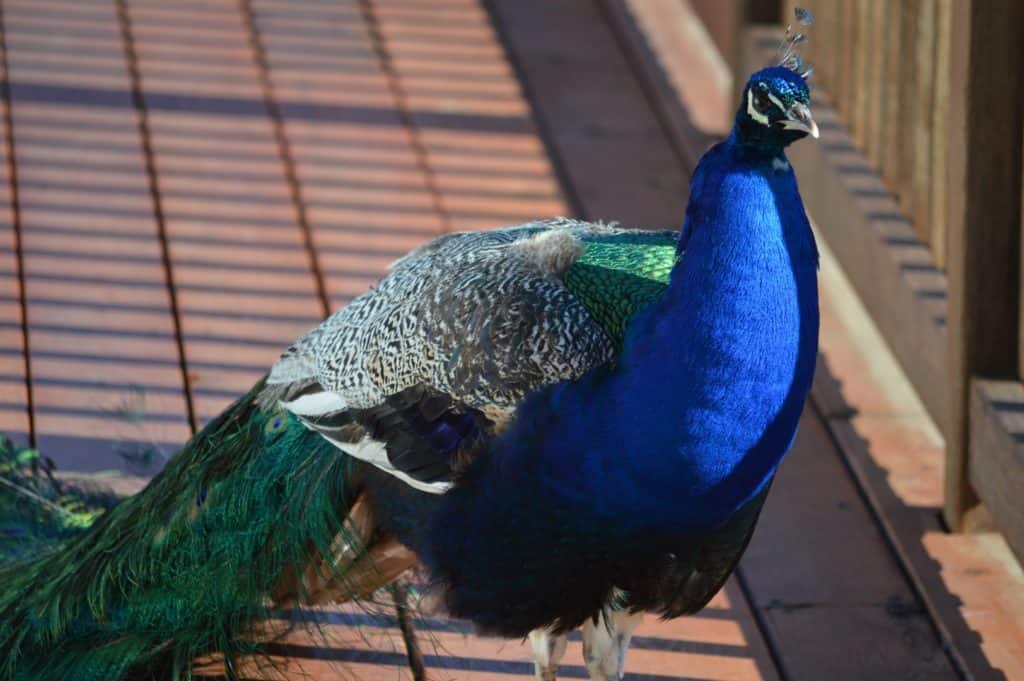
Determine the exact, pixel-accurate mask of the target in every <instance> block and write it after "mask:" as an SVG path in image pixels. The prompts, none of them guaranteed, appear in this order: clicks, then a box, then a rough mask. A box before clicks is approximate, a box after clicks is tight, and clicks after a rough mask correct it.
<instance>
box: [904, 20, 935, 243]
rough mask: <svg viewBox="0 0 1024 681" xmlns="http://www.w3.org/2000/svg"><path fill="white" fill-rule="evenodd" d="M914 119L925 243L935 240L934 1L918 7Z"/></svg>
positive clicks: (917, 205)
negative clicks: (933, 215)
mask: <svg viewBox="0 0 1024 681" xmlns="http://www.w3.org/2000/svg"><path fill="white" fill-rule="evenodd" d="M914 48H915V54H914V63H915V67H914V80H913V91H914V101H915V102H916V103H917V104H916V107H915V109H914V112H915V115H914V122H913V127H912V128H911V130H910V135H911V136H912V138H913V145H914V163H913V165H912V166H910V182H911V187H910V189H911V192H912V196H911V206H912V210H911V212H910V215H911V218H912V220H913V223H914V231H915V232H917V234H918V236H919V237H920V238H921V240H922V241H924V242H925V243H928V244H930V243H931V241H932V231H931V206H932V201H931V188H932V185H931V173H932V120H933V119H932V109H933V107H934V106H935V75H936V74H935V2H922V3H921V4H920V5H919V6H918V14H917V30H916V34H915V38H914Z"/></svg>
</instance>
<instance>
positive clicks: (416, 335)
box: [262, 219, 621, 493]
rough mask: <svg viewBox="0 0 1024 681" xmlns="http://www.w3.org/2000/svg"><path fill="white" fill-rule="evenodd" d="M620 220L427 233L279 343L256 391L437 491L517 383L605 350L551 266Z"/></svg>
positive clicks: (506, 411)
mask: <svg viewBox="0 0 1024 681" xmlns="http://www.w3.org/2000/svg"><path fill="white" fill-rule="evenodd" d="M620 231H621V230H616V229H613V228H610V227H606V226H602V225H594V224H589V223H584V222H577V221H574V220H568V219H560V220H556V221H550V222H541V223H532V224H528V225H523V226H521V227H516V228H509V229H502V230H495V231H489V232H473V233H460V234H449V235H445V236H443V237H441V238H439V239H436V240H434V241H432V242H431V243H429V244H427V245H425V246H424V247H422V248H420V249H418V250H416V251H413V252H412V253H410V254H409V255H407V256H405V257H404V258H402V259H401V260H399V261H398V262H396V263H395V264H394V265H393V271H392V272H391V273H390V274H389V275H388V276H387V277H386V278H384V279H383V280H382V281H381V282H380V283H379V285H378V286H377V287H376V288H374V289H372V290H370V291H369V292H368V293H366V294H364V295H362V296H360V297H358V298H356V299H355V300H353V301H352V302H351V303H350V304H349V305H348V306H346V307H345V308H343V309H341V310H339V311H338V312H337V313H335V314H334V315H332V316H331V317H329V318H328V319H326V320H325V321H324V322H323V323H322V324H320V325H319V326H318V327H316V328H315V329H313V330H312V331H310V332H309V333H308V334H306V335H305V336H303V337H302V338H301V339H299V340H298V341H297V342H296V343H295V344H294V345H293V346H292V347H290V348H289V349H288V350H287V351H286V352H285V353H284V354H283V355H282V356H281V358H280V359H279V360H278V362H277V364H275V366H274V368H273V369H272V371H271V373H270V376H269V378H268V380H267V391H266V393H265V394H264V396H263V398H262V399H263V401H264V403H265V404H266V403H271V402H274V403H277V402H279V403H280V404H282V405H283V406H284V408H285V409H287V410H289V411H290V412H292V413H293V414H295V415H296V416H297V417H298V418H300V419H301V420H302V421H303V423H305V424H306V425H307V426H308V427H309V428H312V429H314V430H317V431H318V432H320V433H321V434H322V435H323V436H324V437H326V438H328V439H329V440H330V441H331V442H333V443H334V444H335V445H336V446H337V447H338V448H339V449H341V450H342V451H344V452H346V453H348V454H349V455H351V456H353V457H356V458H358V459H362V460H364V461H367V462H369V463H372V464H373V465H375V466H378V467H379V468H381V469H383V470H385V471H387V472H389V473H392V474H393V475H395V476H397V477H399V478H400V479H402V480H404V481H405V482H407V483H408V484H410V485H412V486H413V487H415V488H416V489H420V490H423V491H427V492H434V493H441V492H444V491H446V490H447V489H448V488H449V487H450V486H451V484H452V475H453V470H455V468H456V467H457V463H458V461H459V460H460V457H462V456H463V455H465V453H466V452H471V451H473V450H474V448H475V447H476V446H477V445H478V444H479V443H480V442H482V441H486V440H487V439H489V438H490V437H493V436H494V434H495V433H496V432H499V431H500V430H501V428H502V427H503V425H504V424H505V423H506V422H507V420H508V419H509V418H510V417H511V415H512V414H513V412H514V410H515V407H516V405H517V404H518V403H519V402H520V401H521V400H522V399H523V397H524V396H525V395H526V394H528V393H529V392H532V391H534V390H537V389H539V388H541V387H543V386H544V385H548V384H552V383H556V382H558V381H561V380H566V379H575V378H579V377H580V376H582V375H583V374H584V373H586V372H587V371H589V370H590V369H591V368H593V367H595V366H598V365H600V364H603V363H605V362H608V361H610V360H611V359H612V358H613V356H614V346H613V344H612V342H611V340H610V339H609V338H608V336H607V334H606V333H605V332H604V330H603V329H602V328H601V326H600V325H599V324H598V323H597V322H595V321H594V319H593V318H592V317H591V316H590V314H589V313H588V312H587V310H586V309H585V308H584V306H583V305H582V304H581V303H580V302H579V301H578V300H577V299H576V298H575V297H574V296H573V295H572V294H571V293H570V291H569V290H568V289H567V288H566V286H565V285H564V283H563V282H562V279H561V277H562V275H563V274H564V273H565V271H566V270H567V269H568V268H569V267H571V266H572V264H573V263H574V262H575V261H576V259H577V258H578V257H579V255H580V253H581V252H582V245H581V243H580V241H579V239H580V238H581V237H583V236H585V235H592V234H595V233H608V234H611V233H617V232H620Z"/></svg>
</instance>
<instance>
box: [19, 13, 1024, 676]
mask: <svg viewBox="0 0 1024 681" xmlns="http://www.w3.org/2000/svg"><path fill="white" fill-rule="evenodd" d="M627 4H629V3H627ZM633 4H636V3H635V2H634V3H633ZM624 6H625V5H623V3H622V2H620V1H619V0H336V1H334V2H326V1H323V0H290V1H289V2H288V3H282V2H273V1H272V0H239V2H231V1H229V0H223V1H221V2H214V1H210V2H201V1H198V0H175V2H161V1H158V0H148V1H136V0H118V1H111V0H2V2H0V8H2V13H0V47H2V49H3V62H2V65H3V69H4V76H5V81H4V83H5V87H4V89H3V93H2V94H3V102H2V104H3V112H4V116H3V119H2V121H0V123H2V134H0V145H2V146H3V148H2V150H0V151H2V153H3V155H4V158H5V159H6V162H5V163H0V173H2V174H3V177H0V192H3V194H2V197H0V430H3V431H5V432H7V433H9V434H11V435H13V436H14V437H15V439H20V440H23V441H28V440H31V441H32V442H35V443H37V444H38V446H39V447H40V448H41V449H42V450H43V452H44V453H45V454H46V455H48V456H50V457H52V458H53V459H54V460H55V461H56V462H57V464H58V466H59V467H60V469H62V470H65V471H70V472H76V473H100V472H109V471H117V477H116V478H115V477H111V478H110V479H111V481H112V482H118V483H123V484H124V485H125V486H126V487H130V486H131V485H132V484H136V485H137V484H138V483H139V482H141V481H143V480H145V479H146V478H148V477H149V476H150V475H152V474H153V473H154V472H155V471H157V470H159V468H160V467H161V465H162V464H163V462H164V461H165V460H166V458H167V457H169V456H170V455H172V454H173V452H174V451H175V449H176V447H178V446H179V445H180V444H181V443H182V442H183V441H184V440H185V439H186V438H187V437H188V436H189V434H190V433H191V432H192V431H193V429H194V428H196V427H197V426H199V425H201V424H202V423H204V422H205V421H206V420H208V419H209V418H211V417H212V416H213V415H215V414H216V413H217V412H218V411H220V410H221V409H222V408H223V407H224V406H225V405H226V404H228V402H229V401H230V400H231V399H232V398H233V397H235V396H237V395H238V394H239V393H241V392H242V391H244V390H246V389H247V388H248V387H249V386H250V385H251V384H252V382H253V381H255V380H256V379H257V378H258V377H259V376H260V375H261V374H262V373H263V372H264V371H265V370H266V368H267V367H268V366H269V365H270V364H271V363H272V362H273V361H274V359H275V358H276V356H277V354H278V353H279V352H280V350H281V349H282V348H284V347H285V346H287V345H288V344H289V343H290V342H291V341H292V340H293V339H294V338H295V337H297V336H298V335H300V334H301V333H303V332H304V331H306V330H307V329H308V328H309V327H311V326H312V325H314V324H315V323H316V322H317V321H318V320H319V319H320V318H321V317H322V316H323V315H324V314H325V313H326V312H327V311H328V310H330V309H334V308H336V307H338V306H340V305H343V304H344V303H345V302H346V301H347V300H349V299H351V298H352V297H353V296H355V295H357V294H359V293H360V292H362V291H363V290H365V289H366V288H367V287H368V286H369V285H370V284H372V283H373V282H374V281H375V280H376V279H377V278H378V277H379V276H380V275H381V274H382V273H383V272H384V270H385V267H386V265H387V264H388V263H389V262H391V261H392V260H394V259H395V258H396V257H398V256H399V255H401V254H402V253H404V252H405V251H407V250H409V249H410V248H413V247H415V246H417V245H419V244H422V243H423V242H425V241H427V240H429V239H431V238H432V237H434V236H437V235H438V234H441V233H444V232H447V231H452V230H464V229H477V228H484V227H493V226H499V225H505V224H514V223H517V222H521V221H525V220H528V219H532V218H537V217H545V216H554V215H560V214H577V215H581V216H584V217H587V218H592V219H604V220H619V221H621V222H623V223H624V224H627V225H630V226H648V227H672V226H678V225H679V223H680V222H681V219H682V215H683V209H684V206H685V201H686V196H687V183H688V180H689V173H690V171H691V170H692V168H693V164H694V162H695V161H696V157H697V155H698V154H699V153H700V151H701V150H702V149H703V147H704V145H705V144H706V141H707V139H708V138H707V137H706V136H705V135H704V134H702V132H701V131H700V129H698V128H697V127H696V126H695V125H693V124H692V121H698V122H699V121H701V120H704V119H706V118H707V115H708V113H707V111H704V110H701V111H693V110H691V111H686V110H685V109H678V108H674V107H678V106H679V103H678V102H670V101H668V100H667V99H666V97H669V96H670V94H671V93H668V94H667V91H666V90H665V89H664V87H663V86H659V84H658V83H656V82H655V80H653V79H652V78H653V77H652V75H651V74H652V73H654V72H653V71H652V70H651V68H650V63H649V62H648V61H646V60H648V59H649V57H650V55H649V54H645V53H644V49H643V46H642V45H640V46H638V43H637V37H638V35H640V33H639V32H638V31H639V29H638V28H637V26H635V25H632V24H631V23H629V21H628V20H627V18H626V17H627V13H626V12H625V10H624V9H623V7H624ZM670 67H671V65H669V68H667V70H669V71H672V69H671V68H670ZM670 75H671V76H672V78H673V82H675V83H676V85H677V87H678V83H679V82H680V78H682V79H683V80H685V74H683V75H682V76H680V74H679V73H677V72H673V73H671V74H670ZM691 86H692V87H694V88H697V90H696V93H694V92H692V91H691V92H690V93H689V94H690V95H691V97H693V96H695V99H688V100H687V101H690V102H696V104H695V105H694V106H695V107H697V108H699V107H700V106H701V104H700V102H701V101H702V98H703V101H705V103H706V104H707V105H708V106H709V107H712V108H714V107H718V108H719V109H721V107H722V103H721V96H722V95H721V92H719V91H714V90H713V89H709V88H708V85H707V81H706V80H701V81H693V80H691ZM684 99H685V98H684ZM819 219H820V217H819ZM832 266H834V261H832V260H831V259H829V257H828V254H827V252H826V254H825V259H824V260H823V324H824V328H823V339H822V348H823V351H824V357H823V367H822V371H821V372H820V373H819V377H818V382H817V384H816V386H815V394H814V400H813V404H811V405H809V407H808V409H807V413H806V415H805V417H804V423H803V427H802V431H801V435H800V438H799V440H798V443H797V446H796V448H795V450H794V452H793V453H792V454H791V455H790V457H789V458H788V460H787V462H786V463H785V465H784V466H783V468H782V471H781V474H780V475H779V479H778V481H777V483H776V485H775V488H774V490H773V493H772V496H771V498H770V500H769V503H768V506H767V508H766V511H765V514H764V518H763V520H762V522H761V526H760V528H759V530H758V533H757V535H756V537H755V539H754V541H753V543H752V545H751V547H750V550H749V551H748V554H747V556H746V557H745V558H744V560H743V563H742V566H741V569H740V571H739V572H738V576H737V577H736V578H734V579H733V580H731V581H730V583H729V584H728V586H727V587H726V589H725V590H724V591H723V593H722V594H720V595H719V597H717V598H716V600H715V601H714V602H713V603H712V605H711V607H709V608H708V609H707V610H705V611H704V612H703V613H701V614H700V615H699V616H696V617H692V618H687V619H682V620H677V621H673V622H668V623H663V622H657V621H655V620H650V621H648V622H646V623H645V624H644V625H643V627H642V628H641V629H640V630H639V632H638V634H637V638H636V640H635V643H634V645H633V650H632V652H631V654H630V656H629V660H628V664H627V669H628V674H627V678H629V679H633V680H635V681H639V680H640V679H652V680H653V679H666V680H667V679H694V680H696V679H701V680H707V681H711V680H722V681H725V680H736V681H739V680H753V679H766V680H774V679H783V680H793V681H795V680H798V679H799V680H803V679H807V680H816V679H825V678H828V679H850V680H854V679H857V680H864V679H879V680H883V679H884V680H890V679H929V680H931V679H936V680H938V679H950V680H952V679H959V678H971V679H975V680H978V681H980V680H981V679H1006V680H1009V679H1014V678H1024V662H1022V660H1024V636H1022V635H1021V632H1020V627H1019V624H1018V623H1015V622H1014V619H1015V617H1017V616H1018V615H1019V616H1020V619H1021V620H1024V596H1022V595H1021V594H1022V589H1021V584H1022V583H1024V582H1022V581H1021V578H1020V573H1019V569H1018V568H1016V567H1015V566H1014V565H1011V564H1010V563H1006V562H1005V561H1003V559H1002V556H1003V555H1004V554H1003V553H1001V552H1000V551H1001V550H1002V549H999V548H998V546H996V548H995V549H992V550H991V551H988V550H987V549H986V550H982V548H977V547H978V546H981V544H984V543H985V542H986V541H988V540H985V539H982V540H971V541H976V544H969V543H968V544H964V543H963V542H960V543H957V542H956V541H953V540H950V539H949V535H945V534H944V533H943V532H942V529H941V527H939V525H938V521H937V513H936V511H937V508H938V504H939V503H940V501H941V493H940V492H939V491H937V489H938V488H937V487H936V489H933V487H935V486H940V485H941V480H940V479H939V475H940V465H941V463H940V462H941V456H942V452H941V441H938V436H937V435H935V432H934V427H932V426H930V424H929V423H928V422H927V419H926V417H925V416H924V412H923V410H922V409H921V408H920V404H919V403H918V402H917V401H916V397H914V396H913V395H912V394H911V393H910V391H909V389H908V388H906V386H905V381H903V382H901V379H900V377H899V375H898V370H897V369H895V368H893V367H894V366H895V365H894V364H893V366H892V367H890V366H889V365H888V364H885V362H884V357H885V356H887V355H885V353H886V352H887V351H886V350H885V348H884V345H883V344H882V343H881V342H880V341H879V340H878V339H877V338H876V337H875V336H871V334H870V333H869V330H870V323H869V322H866V321H864V318H863V313H862V312H860V313H858V311H857V308H856V303H853V302H850V298H851V296H850V294H849V291H848V286H846V285H845V282H844V281H843V280H842V277H841V275H834V274H833V273H832V272H831V271H830V270H829V268H830V267H832ZM858 314H860V316H857V315H858ZM865 329H868V331H866V330H865ZM880 363H881V364H880ZM879 367H882V368H881V369H880V368H879ZM886 456H889V457H890V458H888V459H886V458H885V457H886ZM858 457H859V458H858ZM936 495H939V496H936ZM907 527H911V528H912V529H911V530H907V529H906V528H907ZM913 528H917V530H914V529H913ZM915 531H916V532H917V533H916V534H915ZM908 536H909V537H910V538H909V539H908ZM908 542H909V544H908ZM988 544H991V545H993V546H995V542H994V540H993V541H988ZM908 545H909V548H908ZM1010 560H1011V561H1012V559H1010ZM1001 561H1002V562H1001ZM1004 574H1008V575H1010V577H1007V578H1003V577H1002V576H1001V575H1004ZM994 575H1000V577H998V579H997V578H996V577H994ZM929 580H930V581H929ZM929 585H930V586H929ZM936 585H937V586H936ZM936 589H938V591H940V592H942V593H944V594H945V596H946V597H947V599H946V601H942V602H937V601H936V598H935V596H934V593H935V592H936ZM940 600H941V599H940ZM318 617H319V618H320V620H322V622H323V624H324V627H323V631H324V633H325V634H327V635H328V639H327V640H326V641H324V640H320V639H317V638H310V637H308V636H298V635H296V636H295V637H292V638H289V639H287V640H286V641H285V642H284V643H283V644H281V645H280V646H279V647H278V649H277V652H279V653H280V659H279V661H280V662H281V663H282V664H284V665H286V666H287V668H288V669H289V670H292V671H294V672H295V674H296V678H298V677H299V675H300V674H301V673H302V672H304V673H306V674H308V675H309V677H310V678H317V679H332V678H339V679H340V678H358V679H399V678H408V672H407V670H406V669H405V658H404V653H403V649H402V646H401V638H400V636H399V635H398V633H397V630H396V629H394V627H393V626H392V623H391V622H388V621H382V620H378V619H374V618H370V617H368V616H366V615H364V614H361V613H358V612H354V611H346V610H338V611H331V612H325V613H321V614H319V615H318ZM999 618H1004V620H1005V621H1004V620H1000V619H999ZM420 631H421V637H422V640H423V645H424V649H425V651H424V652H425V653H427V655H426V662H427V666H428V669H429V673H430V676H431V678H432V679H435V680H437V681H440V680H441V679H464V680H466V681H486V680H488V679H507V678H513V677H516V676H519V677H528V676H530V675H531V674H532V666H531V665H530V664H529V655H528V649H527V647H526V646H525V645H523V644H521V643H520V642H500V641H494V640H485V639H478V638H475V637H473V636H471V635H469V633H468V632H467V630H466V629H465V628H463V627H461V626H459V625H457V624H454V623H450V622H443V621H437V620H427V621H424V622H421V623H420ZM579 646H580V644H579V640H578V638H577V639H576V640H575V641H574V642H573V643H572V644H571V646H570V650H569V652H568V654H567V656H566V660H565V662H566V664H565V666H564V668H563V672H562V675H563V676H564V677H566V678H586V672H585V669H584V667H583V666H582V663H581V658H580V652H579ZM253 674H254V675H255V672H253Z"/></svg>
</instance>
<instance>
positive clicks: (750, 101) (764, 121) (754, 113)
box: [747, 90, 786, 126]
mask: <svg viewBox="0 0 1024 681" xmlns="http://www.w3.org/2000/svg"><path fill="white" fill-rule="evenodd" d="M765 95H766V96H767V97H768V100H769V101H770V102H771V103H772V104H774V105H775V106H776V107H778V109H779V111H781V112H783V113H785V111H786V107H785V106H783V105H782V101H781V100H780V99H779V98H778V97H776V96H775V95H773V94H772V93H770V92H766V93H765ZM747 113H748V114H749V115H750V117H751V118H753V119H754V120H755V121H757V122H758V123H760V124H761V125H764V126H769V125H771V121H770V120H769V119H768V116H767V115H765V114H763V113H761V112H760V111H758V110H757V109H756V108H755V107H754V92H753V90H747Z"/></svg>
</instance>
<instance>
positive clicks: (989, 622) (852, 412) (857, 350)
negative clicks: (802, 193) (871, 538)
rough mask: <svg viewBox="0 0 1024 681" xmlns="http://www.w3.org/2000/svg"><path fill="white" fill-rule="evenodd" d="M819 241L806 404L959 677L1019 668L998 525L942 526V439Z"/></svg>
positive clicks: (1022, 577)
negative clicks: (815, 326)
mask: <svg viewBox="0 0 1024 681" xmlns="http://www.w3.org/2000/svg"><path fill="white" fill-rule="evenodd" d="M818 243H819V248H820V250H821V280H820V295H821V336H820V349H821V353H822V357H821V358H820V361H819V364H818V370H817V371H816V373H815V383H814V388H813V390H812V398H813V402H814V405H815V407H816V408H817V409H818V411H819V412H820V413H821V414H822V416H823V417H824V418H825V419H826V424H827V427H828V428H829V430H830V431H831V432H832V434H833V436H834V437H835V440H836V444H837V445H838V447H839V448H840V450H841V451H842V454H843V456H844V458H845V459H846V461H847V462H848V464H849V466H850V470H851V471H852V472H853V474H854V476H855V478H856V480H857V482H858V483H859V485H860V487H861V489H862V490H863V491H864V496H865V498H866V499H867V501H868V503H869V504H870V505H871V507H872V510H873V511H874V514H875V516H876V517H877V518H878V520H879V522H880V524H881V526H882V528H883V529H884V531H885V533H886V535H887V536H888V537H889V539H890V541H891V543H892V545H893V548H894V549H895V551H896V553H897V555H898V556H899V558H900V560H901V561H902V562H903V564H904V565H905V566H906V568H907V573H908V576H909V577H910V579H911V580H912V582H913V583H914V585H915V588H916V589H917V591H918V593H919V594H921V597H922V600H923V602H924V605H925V606H926V607H927V609H928V612H929V613H930V614H931V616H932V619H933V621H934V622H935V623H936V625H937V627H938V628H939V630H940V632H941V636H942V641H943V645H944V646H946V648H947V649H948V650H949V651H950V652H951V654H952V655H953V657H954V658H955V659H956V660H957V664H958V665H959V666H960V667H961V668H962V669H964V670H965V671H966V677H967V678H969V679H972V680H974V681H980V680H981V679H986V680H987V679H992V680H993V681H996V680H998V679H1013V678H1017V677H1018V676H1020V675H1021V674H1020V672H1021V670H1024V616H1022V615H1024V572H1022V571H1021V570H1020V568H1019V566H1018V565H1017V562H1016V560H1015V559H1014V558H1013V555H1012V553H1011V551H1010V549H1009V548H1008V547H1007V546H1006V542H1005V541H1004V540H1003V539H1002V538H1001V537H1000V536H998V535H997V534H995V533H987V534H971V535H965V534H950V533H949V532H947V531H946V530H945V528H944V527H943V526H942V523H941V521H940V516H939V513H938V509H940V508H941V507H942V494H943V480H942V477H943V474H942V466H943V461H944V457H945V443H944V441H943V439H942V437H941V434H940V433H939V432H938V429H937V428H936V427H935V425H934V423H933V422H932V421H931V419H929V418H928V416H927V412H926V411H925V410H924V406H923V405H922V404H921V402H920V399H919V398H918V397H917V395H916V394H915V393H914V391H913V388H912V387H911V386H910V384H909V382H908V381H907V379H906V376H905V375H904V373H903V371H902V370H901V369H900V367H899V364H898V363H897V361H896V358H895V357H894V356H893V355H892V353H891V352H890V350H889V349H888V347H887V346H886V343H885V340H884V339H883V338H882V336H881V334H880V333H879V332H878V330H877V328H876V327H875V326H874V325H873V324H872V323H871V321H870V318H869V317H868V314H867V311H866V310H865V309H864V307H863V305H862V304H861V303H860V301H859V299H857V297H856V294H855V293H854V291H853V290H852V287H851V286H850V284H849V282H848V281H847V280H846V278H845V276H844V275H843V273H842V271H841V269H840V268H839V266H838V263H837V262H836V260H835V254H833V253H832V252H831V249H830V248H829V247H828V244H827V243H824V242H823V241H821V240H819V242H818ZM1000 672H1001V673H1000ZM1002 674H1005V676H1002Z"/></svg>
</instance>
